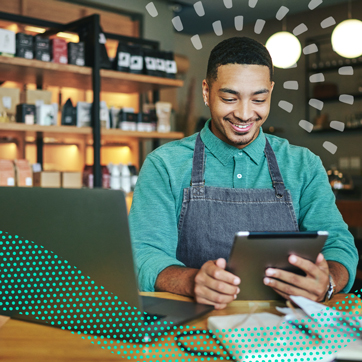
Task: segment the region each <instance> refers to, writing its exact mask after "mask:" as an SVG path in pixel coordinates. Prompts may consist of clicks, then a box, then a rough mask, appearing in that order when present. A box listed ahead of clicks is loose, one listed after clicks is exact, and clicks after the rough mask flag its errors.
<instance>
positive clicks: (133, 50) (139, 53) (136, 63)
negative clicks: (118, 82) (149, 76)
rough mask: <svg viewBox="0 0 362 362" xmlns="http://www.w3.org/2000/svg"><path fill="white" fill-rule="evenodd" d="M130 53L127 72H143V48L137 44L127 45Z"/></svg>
mask: <svg viewBox="0 0 362 362" xmlns="http://www.w3.org/2000/svg"><path fill="white" fill-rule="evenodd" d="M128 47H129V52H130V54H131V57H130V63H129V72H130V73H135V74H142V73H143V49H142V47H140V46H139V45H129V46H128Z"/></svg>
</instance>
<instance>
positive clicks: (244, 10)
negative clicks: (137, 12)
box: [164, 0, 362, 35]
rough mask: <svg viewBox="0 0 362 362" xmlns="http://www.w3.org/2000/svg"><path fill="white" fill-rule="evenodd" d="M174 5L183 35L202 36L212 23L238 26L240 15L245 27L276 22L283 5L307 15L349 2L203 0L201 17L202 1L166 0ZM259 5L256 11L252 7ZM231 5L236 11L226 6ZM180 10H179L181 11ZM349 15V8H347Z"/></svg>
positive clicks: (356, 0)
mask: <svg viewBox="0 0 362 362" xmlns="http://www.w3.org/2000/svg"><path fill="white" fill-rule="evenodd" d="M164 1H166V2H168V3H169V4H170V5H174V9H176V11H175V16H177V15H178V16H180V18H181V21H182V25H183V31H182V32H183V33H186V34H190V35H192V34H202V33H208V32H212V31H213V28H212V23H213V22H214V21H217V20H220V21H221V22H222V26H223V28H224V29H227V28H232V27H234V17H235V16H236V15H243V16H244V24H248V23H253V22H255V21H256V20H257V19H264V20H267V19H272V18H275V15H276V13H277V11H278V10H279V8H280V7H281V6H285V7H287V8H288V9H289V13H288V14H289V15H290V14H296V13H299V12H305V11H308V10H309V7H308V6H309V5H310V6H312V5H317V4H318V3H320V4H319V5H318V7H326V6H331V5H336V4H339V3H348V1H349V0H203V1H202V5H203V8H204V10H205V15H204V16H202V17H200V16H198V15H197V14H196V11H195V9H194V6H193V5H194V4H195V3H197V2H199V1H198V0H164ZM253 3H254V4H256V5H255V7H254V8H252V7H250V6H249V5H253ZM228 4H231V5H232V8H227V7H226V5H228ZM354 6H362V1H361V0H354V1H352V9H353V7H354ZM177 10H179V11H177ZM346 14H347V6H346Z"/></svg>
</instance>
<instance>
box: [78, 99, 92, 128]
mask: <svg viewBox="0 0 362 362" xmlns="http://www.w3.org/2000/svg"><path fill="white" fill-rule="evenodd" d="M91 124H92V103H87V102H78V103H77V127H91Z"/></svg>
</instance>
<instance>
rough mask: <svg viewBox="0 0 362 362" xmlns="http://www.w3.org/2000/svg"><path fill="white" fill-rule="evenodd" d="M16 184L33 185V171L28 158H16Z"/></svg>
mask: <svg viewBox="0 0 362 362" xmlns="http://www.w3.org/2000/svg"><path fill="white" fill-rule="evenodd" d="M14 163H15V175H16V176H15V177H16V185H17V186H22V187H23V186H24V187H31V186H33V172H32V169H31V167H30V164H29V161H28V160H15V161H14Z"/></svg>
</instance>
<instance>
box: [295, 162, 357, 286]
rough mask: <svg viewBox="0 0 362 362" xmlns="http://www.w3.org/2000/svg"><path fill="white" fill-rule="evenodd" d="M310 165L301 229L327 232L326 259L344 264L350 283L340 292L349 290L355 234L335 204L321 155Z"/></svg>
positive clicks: (354, 260) (354, 263)
mask: <svg viewBox="0 0 362 362" xmlns="http://www.w3.org/2000/svg"><path fill="white" fill-rule="evenodd" d="M309 164H310V175H309V180H310V182H309V183H307V184H306V186H305V187H304V190H303V192H302V193H301V197H300V205H299V206H300V214H299V228H300V230H301V231H306V230H324V231H328V233H329V236H328V239H327V241H326V243H325V245H324V247H323V250H322V253H323V255H324V257H325V259H326V260H331V261H336V262H338V263H341V264H342V265H343V266H344V267H345V268H346V269H347V271H348V273H349V280H348V283H347V285H346V286H345V287H344V288H343V290H342V291H341V292H342V293H348V292H349V291H350V289H351V287H352V285H353V283H354V280H355V277H356V269H357V263H358V253H357V249H356V246H355V243H354V239H353V236H352V235H351V233H350V232H349V231H348V226H347V224H346V223H345V222H344V221H343V218H342V215H341V213H340V212H339V210H338V208H337V206H336V199H335V196H334V194H333V191H332V188H331V186H330V184H329V182H328V176H327V173H326V171H325V169H324V167H323V165H322V162H321V160H320V158H319V157H317V156H315V155H313V159H312V160H311V162H310V163H309Z"/></svg>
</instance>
